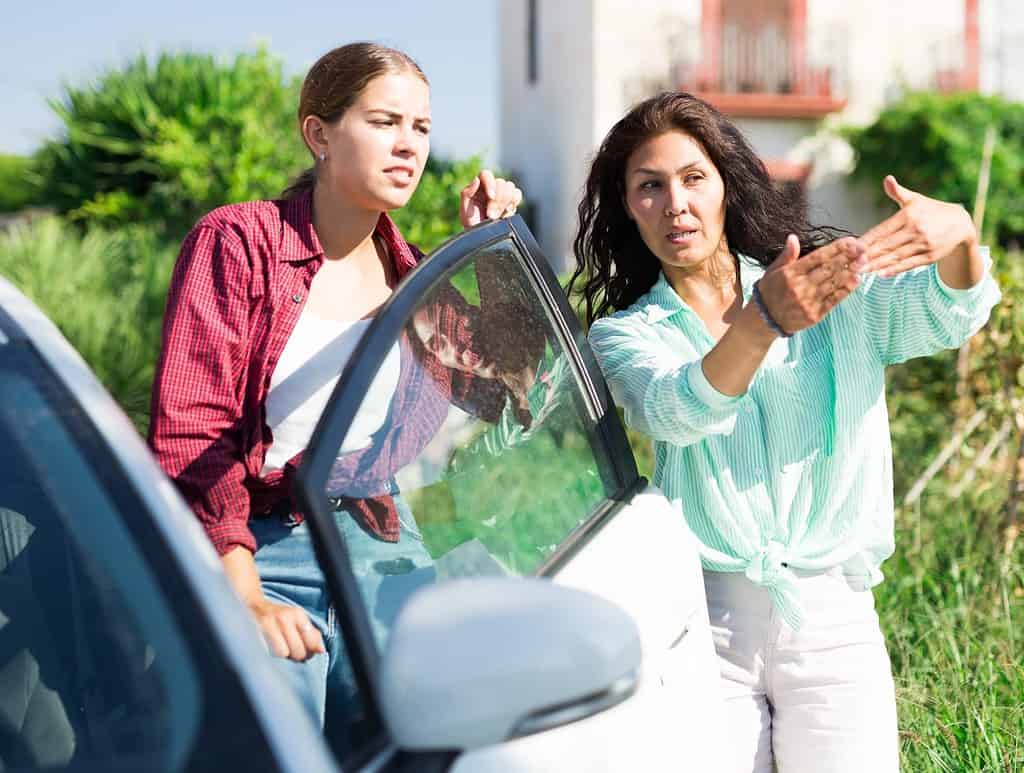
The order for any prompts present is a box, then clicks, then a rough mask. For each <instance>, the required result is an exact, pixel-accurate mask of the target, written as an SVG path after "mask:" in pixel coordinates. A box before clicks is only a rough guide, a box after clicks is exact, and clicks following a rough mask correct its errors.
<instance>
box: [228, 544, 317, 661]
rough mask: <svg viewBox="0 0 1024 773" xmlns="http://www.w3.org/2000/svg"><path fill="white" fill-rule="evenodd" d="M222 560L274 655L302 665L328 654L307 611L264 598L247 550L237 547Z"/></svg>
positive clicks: (230, 578) (254, 562) (232, 582)
mask: <svg viewBox="0 0 1024 773" xmlns="http://www.w3.org/2000/svg"><path fill="white" fill-rule="evenodd" d="M220 560H221V563H222V565H223V566H224V572H225V573H226V574H227V576H228V580H229V581H230V582H231V585H232V587H233V588H234V589H235V592H236V593H237V594H238V596H239V597H240V598H241V599H242V601H243V602H245V605H246V606H247V607H249V610H250V611H251V612H252V614H253V617H255V618H256V624H257V625H259V627H260V631H261V632H262V634H263V639H264V641H266V642H267V646H268V647H269V648H270V651H271V652H272V653H273V654H274V655H277V656H278V657H279V658H288V659H289V660H295V661H298V662H299V663H302V662H304V661H306V660H309V659H310V658H311V657H313V656H314V655H316V654H319V653H321V652H326V651H327V650H326V648H325V647H324V640H323V638H322V637H321V636H320V631H318V630H317V629H316V626H314V625H313V623H312V622H311V621H310V619H309V615H308V614H306V612H305V610H303V609H300V608H299V607H295V606H292V605H290V604H275V603H274V602H273V601H270V600H269V599H268V598H267V597H266V596H264V595H263V588H262V586H261V584H260V575H259V572H258V571H257V570H256V559H255V558H254V557H253V554H252V553H251V552H249V550H248V549H246V548H245V547H242V546H241V545H238V546H236V547H234V548H233V549H231V550H229V551H228V552H227V553H225V554H224V555H222V556H221V557H220Z"/></svg>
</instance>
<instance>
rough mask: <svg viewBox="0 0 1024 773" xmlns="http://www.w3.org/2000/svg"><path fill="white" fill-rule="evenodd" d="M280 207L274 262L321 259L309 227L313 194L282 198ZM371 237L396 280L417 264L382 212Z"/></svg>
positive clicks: (416, 257) (319, 247)
mask: <svg viewBox="0 0 1024 773" xmlns="http://www.w3.org/2000/svg"><path fill="white" fill-rule="evenodd" d="M281 207H282V219H283V221H284V234H283V236H282V239H281V249H280V250H279V252H278V259H279V260H281V261H284V262H287V263H301V262H303V261H306V260H309V259H310V258H317V257H320V256H322V255H323V254H324V248H323V246H322V245H321V244H320V238H319V237H318V236H317V235H316V229H314V228H313V191H312V190H308V191H304V192H303V193H300V194H299V195H298V196H296V197H295V198H292V199H286V200H284V201H283V202H282V203H281ZM374 234H375V235H376V236H378V237H380V238H381V239H382V240H383V242H384V246H385V247H386V248H387V251H388V254H389V255H390V256H391V259H392V260H393V261H394V266H395V270H396V272H397V273H398V277H399V278H401V277H403V276H405V275H406V274H407V273H408V272H409V271H410V270H411V269H412V268H413V267H414V266H415V265H416V264H417V263H418V262H419V259H420V255H421V253H420V252H419V250H417V249H416V248H415V247H412V246H411V245H410V244H409V243H408V242H406V241H405V238H404V237H403V236H402V234H401V232H400V231H399V230H398V226H396V225H395V223H394V221H393V220H392V219H391V218H390V217H389V216H388V214H387V213H386V212H381V214H380V217H379V218H378V219H377V226H376V228H375V229H374Z"/></svg>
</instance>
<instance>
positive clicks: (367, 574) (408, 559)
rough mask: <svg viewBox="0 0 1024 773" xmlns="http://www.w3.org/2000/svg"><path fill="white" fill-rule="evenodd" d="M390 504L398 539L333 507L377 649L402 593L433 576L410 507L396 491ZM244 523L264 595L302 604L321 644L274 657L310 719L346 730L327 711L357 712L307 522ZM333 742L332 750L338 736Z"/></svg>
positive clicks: (350, 717)
mask: <svg viewBox="0 0 1024 773" xmlns="http://www.w3.org/2000/svg"><path fill="white" fill-rule="evenodd" d="M395 503H396V505H397V506H398V512H399V516H400V521H401V534H400V537H399V540H398V542H385V541H383V540H380V539H377V538H376V537H374V536H372V535H370V534H369V533H368V532H366V531H365V530H364V529H363V528H362V527H361V526H359V524H358V523H356V521H355V520H354V518H353V516H352V515H351V514H350V513H349V512H348V511H347V510H344V509H340V510H338V511H336V512H335V514H334V516H335V524H336V526H337V528H338V531H339V532H340V533H341V536H342V539H343V540H344V542H345V546H346V548H347V549H348V553H349V558H350V560H351V562H352V570H353V573H354V574H355V576H356V579H357V580H358V583H359V589H360V591H361V592H362V597H363V603H364V604H365V606H366V610H367V614H368V616H369V617H370V621H371V624H372V626H373V632H374V635H375V636H376V639H377V645H378V647H379V648H382V647H383V646H384V644H385V642H386V641H387V637H388V633H389V631H390V630H391V626H392V624H393V623H394V620H395V617H396V616H397V614H398V611H399V609H401V607H402V604H403V603H404V602H405V600H406V599H407V598H408V597H409V595H410V594H412V592H413V591H415V590H416V589H417V588H419V587H421V586H423V585H426V584H428V583H431V582H433V581H434V577H435V573H434V566H433V559H431V557H430V554H429V553H428V552H427V550H426V547H424V545H423V538H422V536H421V535H420V533H419V530H418V529H417V528H416V523H415V521H414V520H413V517H412V513H411V512H410V511H409V508H408V506H407V505H406V504H405V503H404V502H403V501H402V500H401V498H400V497H398V496H396V497H395ZM249 527H250V528H251V529H252V532H253V535H254V536H255V537H256V545H257V549H256V569H257V570H258V571H259V575H260V580H261V584H262V587H263V593H264V595H265V596H266V597H267V598H268V599H270V600H271V601H274V602H276V603H279V604H292V605H294V606H298V607H301V608H302V609H304V610H305V611H306V613H307V614H308V615H309V619H310V621H311V622H312V623H313V625H315V626H316V627H317V630H319V631H320V635H321V636H322V637H323V640H324V646H325V649H326V650H327V652H326V653H324V654H317V655H314V656H313V657H311V658H310V659H309V660H307V661H306V662H304V663H298V662H296V661H293V660H287V659H275V661H276V662H277V663H279V664H280V666H281V668H282V670H283V671H284V673H285V675H286V677H287V678H288V681H289V682H290V683H291V684H292V685H293V686H294V687H295V689H296V691H297V692H298V694H299V697H300V698H301V699H302V701H303V702H304V703H305V704H306V706H307V707H308V708H309V711H310V714H311V715H312V716H313V718H314V719H315V720H316V721H317V722H318V723H319V724H320V725H321V726H322V725H323V724H324V718H325V713H326V714H327V715H328V716H330V717H331V718H332V736H333V735H337V734H338V733H345V732H347V730H346V729H344V728H342V727H338V728H334V727H333V718H335V717H337V718H338V720H340V721H341V722H343V723H344V724H345V725H346V726H351V724H352V723H353V722H356V721H357V717H358V716H359V715H360V714H361V713H362V712H361V709H360V701H359V695H358V691H357V687H356V683H355V677H354V676H353V673H352V666H351V664H350V662H349V659H348V655H347V653H346V650H345V642H344V641H343V639H342V637H341V634H340V629H339V626H338V620H337V613H336V611H335V607H334V604H333V603H332V601H331V598H330V596H329V594H328V591H327V587H326V583H325V580H324V576H323V573H322V572H321V571H320V566H319V565H318V564H317V561H316V556H315V555H314V553H313V542H312V537H311V535H310V533H309V527H308V525H307V524H306V523H301V524H299V525H298V526H289V525H287V524H286V523H285V522H284V521H282V520H281V519H280V518H278V517H275V516H269V517H266V518H254V519H252V520H250V521H249ZM341 722H339V724H341ZM332 741H333V742H335V748H336V750H337V748H338V745H337V744H338V739H337V738H332ZM342 746H344V743H343V742H342Z"/></svg>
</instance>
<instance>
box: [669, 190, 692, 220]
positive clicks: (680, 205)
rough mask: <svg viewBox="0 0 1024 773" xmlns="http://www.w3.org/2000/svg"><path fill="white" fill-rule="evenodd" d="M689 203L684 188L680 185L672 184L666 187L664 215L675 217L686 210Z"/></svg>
mask: <svg viewBox="0 0 1024 773" xmlns="http://www.w3.org/2000/svg"><path fill="white" fill-rule="evenodd" d="M688 208H689V203H688V202H687V198H686V190H685V189H684V188H683V186H682V185H678V184H673V185H671V186H670V187H669V189H668V197H667V199H666V201H665V216H666V217H676V216H677V215H681V214H683V213H684V212H686V211H687V209H688Z"/></svg>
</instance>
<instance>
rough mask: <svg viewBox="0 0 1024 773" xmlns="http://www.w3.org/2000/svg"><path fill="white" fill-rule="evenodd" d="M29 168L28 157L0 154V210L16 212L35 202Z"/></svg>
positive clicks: (34, 189)
mask: <svg viewBox="0 0 1024 773" xmlns="http://www.w3.org/2000/svg"><path fill="white" fill-rule="evenodd" d="M31 169H32V159H30V158H26V157H24V156H11V155H7V154H0V212H17V211H18V210H21V209H24V208H25V207H28V206H30V205H32V204H34V203H36V198H37V196H38V191H37V190H36V186H35V185H34V184H33V183H32V181H31V179H30V177H31Z"/></svg>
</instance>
